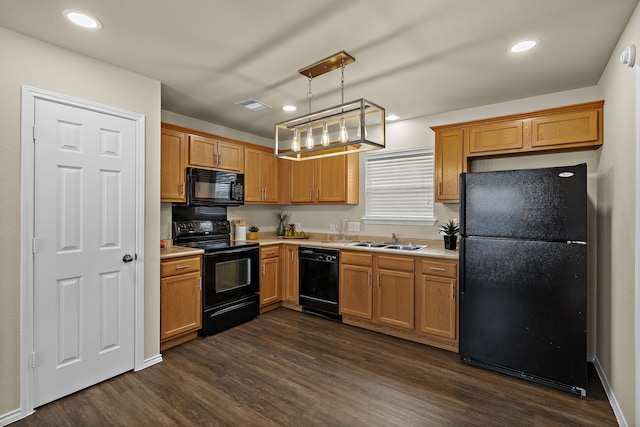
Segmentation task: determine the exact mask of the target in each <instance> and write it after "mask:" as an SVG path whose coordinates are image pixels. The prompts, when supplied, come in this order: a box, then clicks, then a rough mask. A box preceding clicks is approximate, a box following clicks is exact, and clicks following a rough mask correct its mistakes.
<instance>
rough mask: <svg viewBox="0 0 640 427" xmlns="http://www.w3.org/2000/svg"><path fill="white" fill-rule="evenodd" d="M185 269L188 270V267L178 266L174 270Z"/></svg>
mask: <svg viewBox="0 0 640 427" xmlns="http://www.w3.org/2000/svg"><path fill="white" fill-rule="evenodd" d="M185 268H189V266H188V265H179V266H177V267H176V270H182V269H185Z"/></svg>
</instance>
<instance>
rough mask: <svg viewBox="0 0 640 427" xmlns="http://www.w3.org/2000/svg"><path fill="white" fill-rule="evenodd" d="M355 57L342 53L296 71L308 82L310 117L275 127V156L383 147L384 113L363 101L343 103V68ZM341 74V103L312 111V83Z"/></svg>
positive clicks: (308, 155)
mask: <svg viewBox="0 0 640 427" xmlns="http://www.w3.org/2000/svg"><path fill="white" fill-rule="evenodd" d="M354 61H355V58H354V57H353V56H351V55H349V54H348V53H346V52H344V51H342V52H339V53H337V54H335V55H332V56H330V57H328V58H325V59H323V60H321V61H318V62H316V63H314V64H312V65H309V66H308V67H305V68H302V69H300V70H298V72H299V73H300V74H302V75H303V76H305V77H307V78H308V79H309V92H308V93H307V98H308V99H309V114H307V115H305V116H301V117H296V118H294V119H290V120H287V121H284V122H280V123H278V124H276V125H275V156H276V157H280V158H284V159H289V160H297V161H300V160H311V159H317V158H321V157H329V156H338V155H344V154H353V153H358V152H362V151H370V150H377V149H380V148H384V147H385V111H384V108H382V107H381V106H379V105H377V104H374V103H373V102H371V101H368V100H366V99H364V98H361V99H357V100H355V101H350V102H346V103H345V102H344V68H345V66H346V65H347V64H350V63H352V62H354ZM338 68H340V69H341V71H342V79H341V95H342V103H341V104H339V105H336V106H333V107H329V108H326V109H324V110H320V111H315V112H311V99H312V98H313V93H312V92H311V80H312V79H313V78H314V77H318V76H320V75H322V74H324V73H327V72H329V71H333V70H336V69H338Z"/></svg>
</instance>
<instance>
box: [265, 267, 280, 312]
mask: <svg viewBox="0 0 640 427" xmlns="http://www.w3.org/2000/svg"><path fill="white" fill-rule="evenodd" d="M279 273H280V258H279V257H273V258H266V259H263V260H261V261H260V307H263V306H265V305H269V304H271V303H274V302H278V301H281V300H282V297H281V293H280V286H279V283H278V277H279Z"/></svg>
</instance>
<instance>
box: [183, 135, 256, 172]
mask: <svg viewBox="0 0 640 427" xmlns="http://www.w3.org/2000/svg"><path fill="white" fill-rule="evenodd" d="M189 165H191V166H196V167H202V168H210V169H221V170H226V171H230V172H238V173H242V172H243V171H244V146H242V145H240V144H234V143H232V142H227V141H220V140H217V139H213V138H207V137H204V136H200V135H189Z"/></svg>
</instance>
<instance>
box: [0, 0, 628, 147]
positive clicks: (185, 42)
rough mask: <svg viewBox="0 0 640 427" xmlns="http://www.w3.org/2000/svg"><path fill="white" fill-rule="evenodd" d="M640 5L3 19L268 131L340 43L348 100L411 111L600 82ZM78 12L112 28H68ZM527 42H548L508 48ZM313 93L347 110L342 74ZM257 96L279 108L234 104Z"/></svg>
mask: <svg viewBox="0 0 640 427" xmlns="http://www.w3.org/2000/svg"><path fill="white" fill-rule="evenodd" d="M637 3H638V0H324V1H320V0H188V1H178V0H2V1H0V26H3V27H5V28H8V29H11V30H14V31H17V32H20V33H24V34H26V35H29V36H32V37H35V38H38V39H41V40H44V41H47V42H49V43H52V44H54V45H58V46H61V47H64V48H66V49H69V50H72V51H76V52H79V53H82V54H84V55H87V56H90V57H94V58H97V59H100V60H102V61H105V62H108V63H111V64H115V65H117V66H120V67H122V68H125V69H127V70H131V71H134V72H136V73H139V74H142V75H145V76H148V77H151V78H154V79H157V80H159V81H161V82H162V108H163V109H165V110H169V111H173V112H176V113H180V114H183V115H186V116H190V117H194V118H198V119H202V120H206V121H209V122H213V123H217V124H220V125H223V126H227V127H230V128H234V129H238V130H242V131H246V132H250V133H253V134H256V135H261V136H265V137H267V138H270V137H272V136H273V125H274V124H275V123H277V122H280V121H283V120H287V119H289V118H292V117H295V116H299V115H304V114H306V113H307V112H308V105H307V89H308V81H307V79H306V78H305V77H303V76H302V75H300V74H298V72H297V70H298V69H300V68H302V67H305V66H307V65H309V64H312V63H313V62H316V61H318V60H320V59H323V58H325V57H327V56H329V55H332V54H334V53H336V52H339V51H341V50H345V51H347V52H348V53H349V54H351V55H353V56H355V58H356V62H355V63H353V64H351V65H348V66H347V67H346V70H345V101H349V100H353V99H357V98H367V99H369V100H371V101H373V102H375V103H377V104H380V105H382V106H383V107H385V108H386V110H387V114H389V113H395V114H398V115H399V116H401V119H409V118H414V117H419V116H425V115H431V114H437V113H441V112H446V111H452V110H458V109H464V108H469V107H475V106H480V105H486V104H491V103H495V102H501V101H507V100H512V99H518V98H523V97H529V96H535V95H540V94H545V93H551V92H557V91H563V90H568V89H574V88H580V87H585V86H592V85H595V84H596V83H597V82H598V79H599V77H600V75H601V74H602V72H603V70H604V67H605V65H606V64H607V62H608V60H609V58H610V56H611V54H612V50H613V49H614V47H615V44H616V42H617V40H618V38H619V37H620V35H621V33H622V31H623V29H624V27H625V26H626V23H627V21H628V19H629V17H630V16H631V14H632V13H633V10H634V8H635V7H636V5H637ZM69 8H71V9H79V10H82V11H85V12H88V13H91V14H92V15H94V16H95V17H97V18H98V19H99V20H100V21H101V22H102V25H103V27H102V29H101V30H100V31H94V32H92V31H87V30H83V29H80V28H75V27H72V26H71V25H70V24H69V23H68V22H67V21H66V20H65V19H64V18H63V16H62V10H64V9H69ZM526 38H535V39H538V40H539V41H540V43H539V46H538V47H537V48H536V49H534V50H533V51H529V52H526V53H524V54H520V55H514V54H511V53H509V52H508V49H509V47H510V46H511V44H512V43H513V42H515V41H518V40H521V39H526ZM613 54H614V55H618V54H619V52H614V53H613ZM4 60H10V56H7V55H6V53H5V56H4ZM312 92H313V104H312V109H313V110H318V109H321V108H325V107H329V106H333V105H336V104H339V103H340V72H339V71H334V72H331V73H327V74H325V75H322V76H319V77H317V78H314V79H313V81H312ZM248 98H254V99H257V100H259V101H261V102H264V103H266V104H268V105H270V106H271V107H273V108H272V109H270V110H267V111H263V112H252V111H249V110H246V109H244V108H242V107H240V106H237V105H235V104H236V102H239V101H243V100H246V99H248ZM285 104H295V105H297V106H298V111H297V112H295V113H285V112H283V111H282V110H281V107H282V106H283V105H285Z"/></svg>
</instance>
